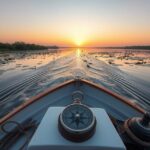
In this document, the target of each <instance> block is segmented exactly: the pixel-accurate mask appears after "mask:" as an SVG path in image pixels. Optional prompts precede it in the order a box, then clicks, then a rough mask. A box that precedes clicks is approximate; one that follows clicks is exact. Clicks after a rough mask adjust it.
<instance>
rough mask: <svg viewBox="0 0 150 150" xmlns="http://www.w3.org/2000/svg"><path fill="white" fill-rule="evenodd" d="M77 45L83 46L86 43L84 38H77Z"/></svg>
mask: <svg viewBox="0 0 150 150" xmlns="http://www.w3.org/2000/svg"><path fill="white" fill-rule="evenodd" d="M75 44H76V46H82V45H83V44H84V40H83V39H81V38H78V39H76V40H75Z"/></svg>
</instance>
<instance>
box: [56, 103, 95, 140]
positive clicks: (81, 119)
mask: <svg viewBox="0 0 150 150" xmlns="http://www.w3.org/2000/svg"><path fill="white" fill-rule="evenodd" d="M58 128H59V131H60V133H61V135H62V136H63V137H64V138H66V139H68V140H70V141H73V142H83V141H86V140H88V139H89V138H90V137H92V136H93V135H94V133H95V130H96V118H95V116H94V114H93V112H92V111H91V110H90V109H89V108H88V107H87V106H86V105H83V104H81V103H75V104H71V105H68V106H67V107H66V108H65V109H64V110H63V111H62V113H61V114H60V115H59V119H58Z"/></svg>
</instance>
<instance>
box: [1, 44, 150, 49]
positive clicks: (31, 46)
mask: <svg viewBox="0 0 150 150" xmlns="http://www.w3.org/2000/svg"><path fill="white" fill-rule="evenodd" d="M59 48H77V47H67V46H65V47H59V46H56V45H53V46H44V45H37V44H28V43H24V42H15V43H12V44H10V43H1V42H0V51H24V50H47V49H59ZM80 48H96V49H98V48H101V49H130V50H131V49H135V50H141V49H142V50H150V45H144V46H142V45H140V46H138V45H135V46H109V47H107V46H103V47H102V46H101V47H100V46H97V47H84V46H83V47H80Z"/></svg>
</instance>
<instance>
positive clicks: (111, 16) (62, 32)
mask: <svg viewBox="0 0 150 150" xmlns="http://www.w3.org/2000/svg"><path fill="white" fill-rule="evenodd" d="M15 41H24V42H27V43H37V44H42V45H58V46H125V45H150V0H0V42H9V43H12V42H15Z"/></svg>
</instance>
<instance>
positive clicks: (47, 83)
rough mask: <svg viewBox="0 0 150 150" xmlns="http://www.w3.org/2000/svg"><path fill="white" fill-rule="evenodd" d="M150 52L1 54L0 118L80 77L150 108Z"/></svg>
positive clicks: (108, 50) (81, 51) (26, 52)
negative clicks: (38, 96)
mask: <svg viewBox="0 0 150 150" xmlns="http://www.w3.org/2000/svg"><path fill="white" fill-rule="evenodd" d="M149 74H150V51H145V50H138V51H137V50H123V49H117V50H115V49H84V48H80V49H79V48H78V49H75V48H74V49H59V50H44V51H42V50H41V51H25V52H1V53H0V108H1V109H0V116H1V117H2V116H4V115H5V114H7V113H8V112H10V111H11V110H12V109H13V108H15V107H17V106H19V105H20V104H22V103H23V102H24V101H27V100H28V99H29V98H30V97H32V96H34V95H37V94H38V93H40V92H42V91H44V90H45V89H47V88H49V87H53V86H56V85H58V84H60V83H62V82H65V81H67V80H70V79H73V78H76V76H79V77H81V78H84V79H86V80H90V81H91V82H94V83H96V84H99V85H101V86H104V87H106V88H108V89H110V90H112V91H114V92H116V93H118V94H120V95H122V96H124V97H127V98H128V99H129V100H130V101H132V102H134V103H136V104H138V105H139V106H141V107H143V108H144V109H149V108H150V92H149V89H150V77H149Z"/></svg>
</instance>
